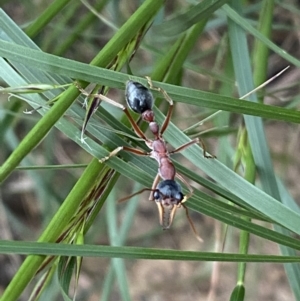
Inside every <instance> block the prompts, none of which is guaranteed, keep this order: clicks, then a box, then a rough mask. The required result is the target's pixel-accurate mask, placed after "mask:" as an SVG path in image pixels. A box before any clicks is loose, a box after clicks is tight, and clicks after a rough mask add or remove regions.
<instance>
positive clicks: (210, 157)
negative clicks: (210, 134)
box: [169, 138, 216, 159]
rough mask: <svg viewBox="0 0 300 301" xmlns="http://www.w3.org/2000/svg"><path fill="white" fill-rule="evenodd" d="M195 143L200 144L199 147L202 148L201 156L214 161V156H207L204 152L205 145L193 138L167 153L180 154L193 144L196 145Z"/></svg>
mask: <svg viewBox="0 0 300 301" xmlns="http://www.w3.org/2000/svg"><path fill="white" fill-rule="evenodd" d="M197 143H200V144H201V147H202V148H203V156H204V157H205V158H207V159H215V158H216V156H213V155H209V154H207V152H206V146H205V144H204V143H203V141H202V140H201V139H199V138H195V139H193V140H191V141H189V142H187V143H185V144H183V145H181V146H179V147H178V148H176V149H174V150H173V151H171V152H169V153H170V154H175V153H179V152H181V151H182V150H184V149H186V148H188V147H189V146H191V145H193V144H197Z"/></svg>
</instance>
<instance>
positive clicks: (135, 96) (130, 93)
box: [125, 80, 153, 114]
mask: <svg viewBox="0 0 300 301" xmlns="http://www.w3.org/2000/svg"><path fill="white" fill-rule="evenodd" d="M125 98H126V102H127V104H128V106H129V107H130V109H131V110H132V111H134V112H136V113H138V114H142V113H144V112H146V111H148V110H151V109H152V106H153V96H152V93H151V92H150V90H149V89H148V88H146V87H145V86H143V85H142V84H140V83H138V82H134V81H131V80H129V81H128V82H127V83H126V90H125Z"/></svg>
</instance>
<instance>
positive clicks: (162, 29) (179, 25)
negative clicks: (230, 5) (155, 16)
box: [154, 0, 228, 36]
mask: <svg viewBox="0 0 300 301" xmlns="http://www.w3.org/2000/svg"><path fill="white" fill-rule="evenodd" d="M226 2H228V0H203V1H201V2H200V3H199V4H197V5H194V6H191V7H190V8H189V10H188V11H187V12H185V13H183V14H182V15H180V16H176V17H175V18H174V19H171V20H169V21H166V22H163V23H162V24H160V25H157V26H156V28H154V30H155V31H157V32H159V33H160V34H161V35H165V36H169V35H171V36H172V35H176V34H179V33H182V32H183V31H185V30H187V29H189V28H190V27H192V26H193V25H195V24H196V23H198V22H200V21H202V20H203V19H204V18H208V17H209V16H210V15H211V14H212V13H213V12H214V11H216V10H217V9H219V8H220V7H221V6H222V5H223V4H225V3H226Z"/></svg>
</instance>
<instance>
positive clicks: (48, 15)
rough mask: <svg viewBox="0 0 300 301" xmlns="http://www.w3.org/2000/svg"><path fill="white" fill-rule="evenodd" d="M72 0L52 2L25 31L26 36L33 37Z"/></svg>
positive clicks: (55, 0)
mask: <svg viewBox="0 0 300 301" xmlns="http://www.w3.org/2000/svg"><path fill="white" fill-rule="evenodd" d="M69 2H72V0H54V1H53V2H52V3H51V4H50V5H49V6H48V7H47V8H46V10H45V11H44V12H43V13H42V14H40V15H39V17H38V18H37V19H36V20H35V21H34V22H33V23H31V24H30V25H29V26H28V27H27V28H26V30H25V32H26V34H27V35H28V36H29V37H31V38H33V37H35V36H36V35H37V34H38V33H39V32H40V31H41V30H42V29H43V28H44V27H45V26H46V25H47V24H48V23H49V22H50V21H51V20H52V19H53V18H54V17H55V16H56V15H57V13H58V12H60V11H61V10H62V9H63V8H64V7H65V6H66V5H67V4H68V3H69Z"/></svg>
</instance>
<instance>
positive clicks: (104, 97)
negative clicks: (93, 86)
mask: <svg viewBox="0 0 300 301" xmlns="http://www.w3.org/2000/svg"><path fill="white" fill-rule="evenodd" d="M76 87H77V89H78V90H79V91H80V92H81V93H82V94H83V95H85V96H89V97H95V98H99V99H101V100H103V101H105V102H107V103H109V104H111V105H112V106H115V107H117V108H119V109H121V110H122V111H123V112H124V113H125V114H126V116H127V118H128V120H129V122H130V124H131V126H132V128H133V130H134V131H135V133H136V134H137V136H138V137H140V138H142V139H144V140H145V141H149V139H148V138H147V137H146V136H145V134H144V133H143V131H142V130H141V129H140V127H139V126H138V124H137V123H136V122H135V120H134V119H133V118H132V116H131V115H130V113H129V111H128V109H127V108H126V107H124V106H123V105H121V104H119V103H118V102H116V101H114V100H112V99H110V98H108V97H107V96H105V95H103V94H90V93H88V92H86V91H85V90H84V89H82V88H81V87H80V86H78V85H76Z"/></svg>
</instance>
